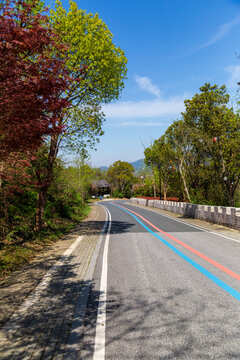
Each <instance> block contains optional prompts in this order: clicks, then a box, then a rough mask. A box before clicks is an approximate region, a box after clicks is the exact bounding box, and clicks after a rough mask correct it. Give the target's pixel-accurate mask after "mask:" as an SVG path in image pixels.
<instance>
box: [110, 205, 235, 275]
mask: <svg viewBox="0 0 240 360" xmlns="http://www.w3.org/2000/svg"><path fill="white" fill-rule="evenodd" d="M113 205H115V204H113ZM115 206H118V207H121V208H122V209H126V210H128V211H130V212H131V213H133V214H135V215H137V216H138V217H140V218H141V219H143V220H144V221H145V222H146V223H147V224H149V225H150V226H151V227H153V228H154V229H156V230H157V231H159V232H161V233H162V234H164V235H166V236H167V237H169V238H170V239H172V240H173V241H175V242H176V243H178V244H180V245H182V246H183V247H185V248H186V249H188V250H189V251H191V252H193V253H194V254H196V255H198V256H199V257H201V258H202V259H204V260H205V261H207V262H209V263H210V264H212V265H214V266H215V267H217V268H218V269H220V270H222V271H224V272H225V273H226V274H228V275H230V276H231V277H233V278H234V279H236V280H238V281H240V275H239V274H237V273H235V272H234V271H232V270H230V269H228V268H227V267H226V266H223V265H221V264H220V263H218V262H217V261H215V260H213V259H211V258H209V257H208V256H206V255H204V254H203V253H201V252H200V251H198V250H196V249H194V248H193V247H191V246H189V245H187V244H185V243H184V242H183V241H181V240H179V239H177V238H176V237H174V236H172V235H170V234H168V233H167V232H165V231H163V230H161V229H159V228H158V227H157V226H155V225H154V224H152V223H151V222H150V221H148V220H147V219H145V218H144V217H143V216H141V215H140V214H138V213H137V212H135V211H133V210H129V209H128V208H126V207H124V206H119V205H115Z"/></svg>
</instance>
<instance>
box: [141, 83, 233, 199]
mask: <svg viewBox="0 0 240 360" xmlns="http://www.w3.org/2000/svg"><path fill="white" fill-rule="evenodd" d="M228 101H229V95H228V94H227V93H226V87H225V86H222V87H218V86H217V85H212V86H211V85H210V84H209V83H206V84H205V85H204V86H202V87H201V88H200V93H198V94H195V95H194V96H193V98H192V99H188V100H185V107H186V109H185V111H184V112H183V113H182V119H181V120H178V121H175V122H174V123H173V124H172V125H171V126H169V128H168V129H167V130H166V132H165V135H164V136H162V137H161V138H159V139H158V140H155V142H154V143H153V145H152V146H151V147H149V148H147V149H146V150H145V162H146V164H147V165H148V166H150V167H151V168H152V169H154V168H155V169H157V170H158V173H159V174H160V177H161V181H162V182H163V186H164V183H165V185H166V184H167V187H166V188H165V190H166V189H167V188H168V193H170V194H171V195H172V196H174V195H175V196H177V197H180V198H182V197H183V195H182V194H183V192H184V197H185V199H187V200H188V201H190V202H194V203H202V204H214V205H225V206H226V205H227V206H229V205H230V206H234V203H235V199H237V198H238V196H239V195H238V191H239V190H238V189H239V178H240V151H239V149H240V137H239V132H240V116H239V114H238V113H235V112H234V111H233V109H232V108H230V107H229V105H228ZM169 160H171V164H174V165H173V166H174V167H175V172H172V173H171V174H170V173H169V171H168V164H169Z"/></svg>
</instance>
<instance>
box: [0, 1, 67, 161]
mask: <svg viewBox="0 0 240 360" xmlns="http://www.w3.org/2000/svg"><path fill="white" fill-rule="evenodd" d="M37 6H38V1H36V0H30V1H29V0H14V1H9V0H5V1H3V3H2V4H1V7H0V160H4V155H5V154H8V153H9V152H15V151H17V152H25V151H27V150H30V149H31V150H32V149H36V148H38V147H39V145H40V144H41V143H42V140H43V136H45V135H52V134H54V133H59V132H62V131H63V128H62V126H61V125H60V124H59V118H60V116H61V115H62V112H63V111H64V109H65V108H66V107H67V106H68V102H67V101H66V100H65V99H63V98H61V97H60V96H59V94H60V93H62V92H63V91H66V90H67V88H68V85H69V81H70V78H69V77H68V73H67V70H66V66H65V60H64V56H63V55H64V46H62V45H59V41H56V36H57V35H55V34H54V32H53V30H52V29H51V27H50V26H49V24H48V20H47V17H46V16H43V15H41V14H39V13H37V11H36V9H37ZM54 52H55V53H57V54H58V55H57V56H54V55H53V53H54Z"/></svg>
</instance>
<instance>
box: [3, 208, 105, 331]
mask: <svg viewBox="0 0 240 360" xmlns="http://www.w3.org/2000/svg"><path fill="white" fill-rule="evenodd" d="M105 217H106V215H105V212H104V210H103V209H102V208H101V207H99V206H96V205H92V209H91V212H90V214H89V216H88V218H86V219H85V220H83V221H82V222H81V223H80V224H79V225H78V226H77V227H76V228H75V229H74V230H72V231H71V232H70V233H69V234H67V235H65V236H64V237H62V238H61V239H60V240H58V241H57V242H56V243H54V244H53V245H51V247H50V248H48V249H47V250H45V251H43V252H42V253H40V254H39V255H37V256H36V257H35V258H34V259H33V261H31V262H30V263H29V264H27V265H25V266H23V267H22V268H21V269H20V270H17V271H15V272H14V273H12V274H11V275H10V276H9V277H8V278H7V279H6V280H4V281H3V282H1V284H0V328H1V327H2V326H3V325H4V324H5V323H6V322H7V321H8V319H9V318H10V317H11V315H12V314H13V313H14V312H15V311H16V310H17V309H18V307H19V306H20V305H21V304H22V302H23V301H24V300H25V299H26V298H27V297H28V295H29V294H30V293H31V292H32V291H33V290H34V289H35V288H36V286H37V285H38V284H39V283H40V282H41V280H42V278H43V277H44V275H45V274H46V273H47V272H48V271H49V270H50V268H51V267H52V266H53V265H54V264H55V263H56V262H57V261H58V259H59V258H60V257H61V256H62V254H63V253H64V252H65V251H66V249H68V248H69V247H70V246H71V245H72V244H73V243H74V242H75V241H76V239H77V238H78V237H79V236H83V238H84V239H87V240H88V241H86V246H89V245H90V248H91V255H92V254H93V251H94V248H95V246H96V242H97V239H98V238H99V235H100V233H101V231H102V228H103V226H104V222H105ZM85 254H86V252H84V251H83V256H85ZM88 256H89V252H88ZM90 260H91V259H90Z"/></svg>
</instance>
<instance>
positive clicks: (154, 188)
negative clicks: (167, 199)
mask: <svg viewBox="0 0 240 360" xmlns="http://www.w3.org/2000/svg"><path fill="white" fill-rule="evenodd" d="M153 197H157V194H156V184H155V182H154V183H153Z"/></svg>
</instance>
